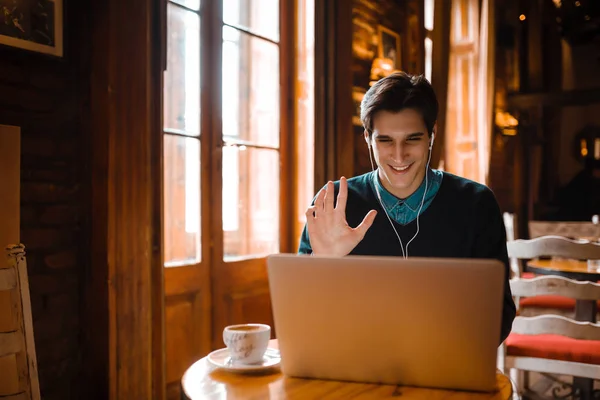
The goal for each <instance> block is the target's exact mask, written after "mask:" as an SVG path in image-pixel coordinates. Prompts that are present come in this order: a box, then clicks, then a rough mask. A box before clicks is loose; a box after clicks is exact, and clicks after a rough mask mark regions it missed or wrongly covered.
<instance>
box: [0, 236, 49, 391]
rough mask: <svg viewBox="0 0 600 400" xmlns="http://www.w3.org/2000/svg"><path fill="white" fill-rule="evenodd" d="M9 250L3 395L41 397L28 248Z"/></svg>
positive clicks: (0, 333)
mask: <svg viewBox="0 0 600 400" xmlns="http://www.w3.org/2000/svg"><path fill="white" fill-rule="evenodd" d="M7 252H8V263H7V265H6V266H4V265H2V266H0V371H1V373H0V399H2V400H39V399H40V389H39V382H38V372H37V361H36V355H35V343H34V340H33V325H32V318H31V302H30V298H29V281H28V278H27V264H26V260H25V248H24V247H23V245H18V246H10V247H8V248H7Z"/></svg>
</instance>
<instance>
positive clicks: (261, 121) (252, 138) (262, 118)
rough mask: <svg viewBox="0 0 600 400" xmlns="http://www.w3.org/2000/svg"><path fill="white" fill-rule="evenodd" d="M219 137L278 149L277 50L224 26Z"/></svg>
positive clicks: (275, 47)
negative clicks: (220, 130)
mask: <svg viewBox="0 0 600 400" xmlns="http://www.w3.org/2000/svg"><path fill="white" fill-rule="evenodd" d="M223 135H224V136H230V137H234V138H237V139H241V140H246V141H249V142H252V143H254V144H262V145H266V146H273V147H279V47H278V46H277V45H275V44H273V43H270V42H267V41H265V40H262V39H258V38H255V37H252V36H250V35H247V34H245V33H243V32H240V31H239V30H237V29H233V28H230V27H227V26H225V27H223Z"/></svg>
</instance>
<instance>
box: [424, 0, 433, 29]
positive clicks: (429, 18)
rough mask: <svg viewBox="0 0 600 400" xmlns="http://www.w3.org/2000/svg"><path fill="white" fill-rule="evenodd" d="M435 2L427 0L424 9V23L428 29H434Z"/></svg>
mask: <svg viewBox="0 0 600 400" xmlns="http://www.w3.org/2000/svg"><path fill="white" fill-rule="evenodd" d="M434 2H435V0H425V10H424V14H425V15H424V17H425V24H424V25H425V29H427V30H428V31H432V30H433V12H434V11H433V8H434Z"/></svg>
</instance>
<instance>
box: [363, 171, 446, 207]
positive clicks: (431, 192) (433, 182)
mask: <svg viewBox="0 0 600 400" xmlns="http://www.w3.org/2000/svg"><path fill="white" fill-rule="evenodd" d="M372 174H373V179H372V184H373V185H377V187H378V188H379V193H380V194H381V201H382V203H383V204H384V206H385V208H386V209H387V210H388V211H390V212H393V211H394V210H395V209H396V208H408V209H410V210H411V211H413V212H416V211H418V210H419V207H420V206H421V202H423V203H427V202H429V200H431V199H432V198H433V197H434V196H435V195H436V194H437V191H438V189H439V186H440V183H441V178H442V172H441V171H434V170H432V169H431V168H428V169H427V194H426V196H425V200H423V192H424V191H425V179H423V182H421V184H420V185H419V187H418V188H417V190H415V192H414V193H413V194H411V195H410V196H408V197H407V198H406V199H399V198H397V197H396V196H394V195H393V194H391V193H390V192H388V190H387V189H386V188H385V187H383V185H382V184H381V180H380V179H379V173H378V170H375V171H373V172H372ZM373 189H375V188H373Z"/></svg>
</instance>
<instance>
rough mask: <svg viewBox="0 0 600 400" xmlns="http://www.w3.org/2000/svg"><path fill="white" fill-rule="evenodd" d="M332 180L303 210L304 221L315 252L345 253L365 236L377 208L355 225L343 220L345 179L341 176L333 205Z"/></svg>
mask: <svg viewBox="0 0 600 400" xmlns="http://www.w3.org/2000/svg"><path fill="white" fill-rule="evenodd" d="M333 197H334V186H333V182H331V181H329V182H327V186H326V187H324V188H323V189H321V191H320V192H319V194H318V195H317V198H316V199H315V204H314V205H313V206H311V207H309V208H308V210H307V211H306V221H307V229H308V237H309V240H310V246H311V248H312V250H313V254H314V255H332V256H340V257H341V256H345V255H347V254H349V253H350V252H351V251H352V250H353V249H354V248H355V247H356V245H358V243H360V241H361V240H362V239H363V238H364V237H365V234H366V233H367V230H368V229H369V228H370V227H371V225H372V224H373V221H374V220H375V216H376V215H377V211H375V210H371V211H369V212H368V213H367V215H366V216H365V218H364V219H363V221H362V222H361V223H360V225H358V226H357V227H356V228H352V227H350V226H349V225H348V222H346V201H347V200H348V182H347V181H346V178H344V177H342V178H341V179H340V191H339V193H338V196H337V204H336V206H335V208H334V206H333Z"/></svg>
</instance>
